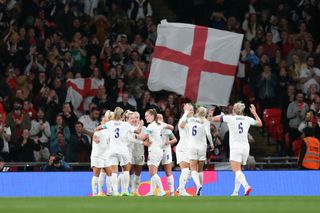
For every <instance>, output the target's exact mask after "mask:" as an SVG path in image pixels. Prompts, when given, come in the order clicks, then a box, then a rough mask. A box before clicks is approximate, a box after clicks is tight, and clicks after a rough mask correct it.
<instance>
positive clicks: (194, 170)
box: [190, 160, 201, 194]
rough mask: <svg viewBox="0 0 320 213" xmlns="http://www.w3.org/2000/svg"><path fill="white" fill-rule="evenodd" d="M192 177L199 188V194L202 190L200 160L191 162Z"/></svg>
mask: <svg viewBox="0 0 320 213" xmlns="http://www.w3.org/2000/svg"><path fill="white" fill-rule="evenodd" d="M190 169H191V177H192V179H193V181H194V183H195V184H196V186H197V194H198V192H199V190H200V189H201V184H200V178H199V173H198V160H190Z"/></svg>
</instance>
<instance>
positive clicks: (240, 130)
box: [238, 122, 243, 134]
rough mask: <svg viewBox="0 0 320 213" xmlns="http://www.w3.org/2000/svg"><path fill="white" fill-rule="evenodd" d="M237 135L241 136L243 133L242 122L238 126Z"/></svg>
mask: <svg viewBox="0 0 320 213" xmlns="http://www.w3.org/2000/svg"><path fill="white" fill-rule="evenodd" d="M238 129H239V133H240V134H241V133H242V132H243V127H242V122H240V123H239V125H238Z"/></svg>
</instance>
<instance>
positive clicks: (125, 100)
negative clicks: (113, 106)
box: [117, 91, 136, 112]
mask: <svg viewBox="0 0 320 213" xmlns="http://www.w3.org/2000/svg"><path fill="white" fill-rule="evenodd" d="M132 101H134V102H135V100H134V99H133V100H132ZM117 107H121V108H122V109H123V110H124V111H126V110H130V111H132V112H134V111H136V109H135V107H134V106H133V105H131V104H130V103H129V93H128V92H127V91H124V92H123V93H122V97H121V101H119V102H117Z"/></svg>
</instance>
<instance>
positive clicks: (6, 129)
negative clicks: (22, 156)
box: [0, 124, 11, 153]
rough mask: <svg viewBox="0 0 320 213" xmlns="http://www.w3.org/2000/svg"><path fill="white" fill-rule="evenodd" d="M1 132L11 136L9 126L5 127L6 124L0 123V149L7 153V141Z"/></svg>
mask: <svg viewBox="0 0 320 213" xmlns="http://www.w3.org/2000/svg"><path fill="white" fill-rule="evenodd" d="M3 134H6V135H8V136H9V137H11V129H10V127H9V126H8V127H6V126H3V124H0V136H1V137H2V140H3V148H2V150H0V151H1V152H7V153H9V143H8V141H7V139H6V137H5V136H4V135H3Z"/></svg>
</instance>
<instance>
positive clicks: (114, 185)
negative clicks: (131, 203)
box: [111, 173, 118, 194]
mask: <svg viewBox="0 0 320 213" xmlns="http://www.w3.org/2000/svg"><path fill="white" fill-rule="evenodd" d="M117 176H118V175H117V173H112V175H111V184H112V192H114V193H116V194H117V193H118V178H117Z"/></svg>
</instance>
